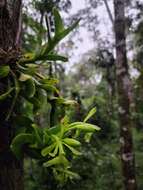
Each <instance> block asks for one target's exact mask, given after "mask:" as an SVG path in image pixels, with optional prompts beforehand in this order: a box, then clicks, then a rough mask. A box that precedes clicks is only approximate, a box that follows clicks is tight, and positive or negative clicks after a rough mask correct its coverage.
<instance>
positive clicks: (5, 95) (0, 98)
mask: <svg viewBox="0 0 143 190" xmlns="http://www.w3.org/2000/svg"><path fill="white" fill-rule="evenodd" d="M13 89H14V88H10V89H9V90H8V91H7V92H5V93H4V94H1V95H0V102H1V101H3V100H5V99H6V98H7V97H8V96H9V95H10V93H11V92H12V91H13Z"/></svg>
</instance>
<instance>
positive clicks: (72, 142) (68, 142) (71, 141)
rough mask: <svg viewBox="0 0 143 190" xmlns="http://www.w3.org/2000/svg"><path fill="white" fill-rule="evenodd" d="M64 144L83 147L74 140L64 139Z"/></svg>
mask: <svg viewBox="0 0 143 190" xmlns="http://www.w3.org/2000/svg"><path fill="white" fill-rule="evenodd" d="M63 142H64V143H66V144H68V145H70V146H74V147H77V146H80V145H81V143H80V142H79V141H77V140H75V139H72V138H64V139H63Z"/></svg>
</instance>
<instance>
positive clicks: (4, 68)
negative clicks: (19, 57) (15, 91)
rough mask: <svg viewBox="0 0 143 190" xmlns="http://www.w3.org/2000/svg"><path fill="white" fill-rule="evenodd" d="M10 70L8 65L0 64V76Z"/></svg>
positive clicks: (2, 76)
mask: <svg viewBox="0 0 143 190" xmlns="http://www.w3.org/2000/svg"><path fill="white" fill-rule="evenodd" d="M9 72H10V67H9V65H5V66H0V78H4V77H6V76H7V75H8V74H9Z"/></svg>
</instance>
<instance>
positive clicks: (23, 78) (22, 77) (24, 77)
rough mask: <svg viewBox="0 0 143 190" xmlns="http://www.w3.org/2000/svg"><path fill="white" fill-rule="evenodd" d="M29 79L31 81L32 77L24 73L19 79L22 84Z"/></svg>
mask: <svg viewBox="0 0 143 190" xmlns="http://www.w3.org/2000/svg"><path fill="white" fill-rule="evenodd" d="M29 79H31V76H30V75H27V74H24V73H21V75H20V77H19V81H21V82H24V81H27V80H29Z"/></svg>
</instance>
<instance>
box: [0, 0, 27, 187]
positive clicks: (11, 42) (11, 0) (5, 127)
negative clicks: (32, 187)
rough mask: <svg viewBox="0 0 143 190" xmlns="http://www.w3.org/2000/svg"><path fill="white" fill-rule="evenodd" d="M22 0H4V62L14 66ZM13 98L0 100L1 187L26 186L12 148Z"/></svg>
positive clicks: (0, 29)
mask: <svg viewBox="0 0 143 190" xmlns="http://www.w3.org/2000/svg"><path fill="white" fill-rule="evenodd" d="M21 4H22V2H21V0H0V65H10V67H11V66H13V65H14V64H15V63H16V61H17V59H18V58H19V55H20V52H19V48H20V36H21ZM7 81H8V80H7V78H4V79H0V94H2V93H4V92H5V91H6V90H7V89H6V88H7V84H8V83H7ZM10 105H11V102H10V101H5V102H3V103H1V102H0V190H23V189H24V186H23V167H22V166H23V163H22V161H19V160H17V159H16V158H15V156H14V155H13V154H12V152H11V151H10V143H11V140H12V138H13V135H14V128H13V126H12V121H11V118H10V119H9V120H8V121H6V114H7V113H8V110H9V108H10Z"/></svg>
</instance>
